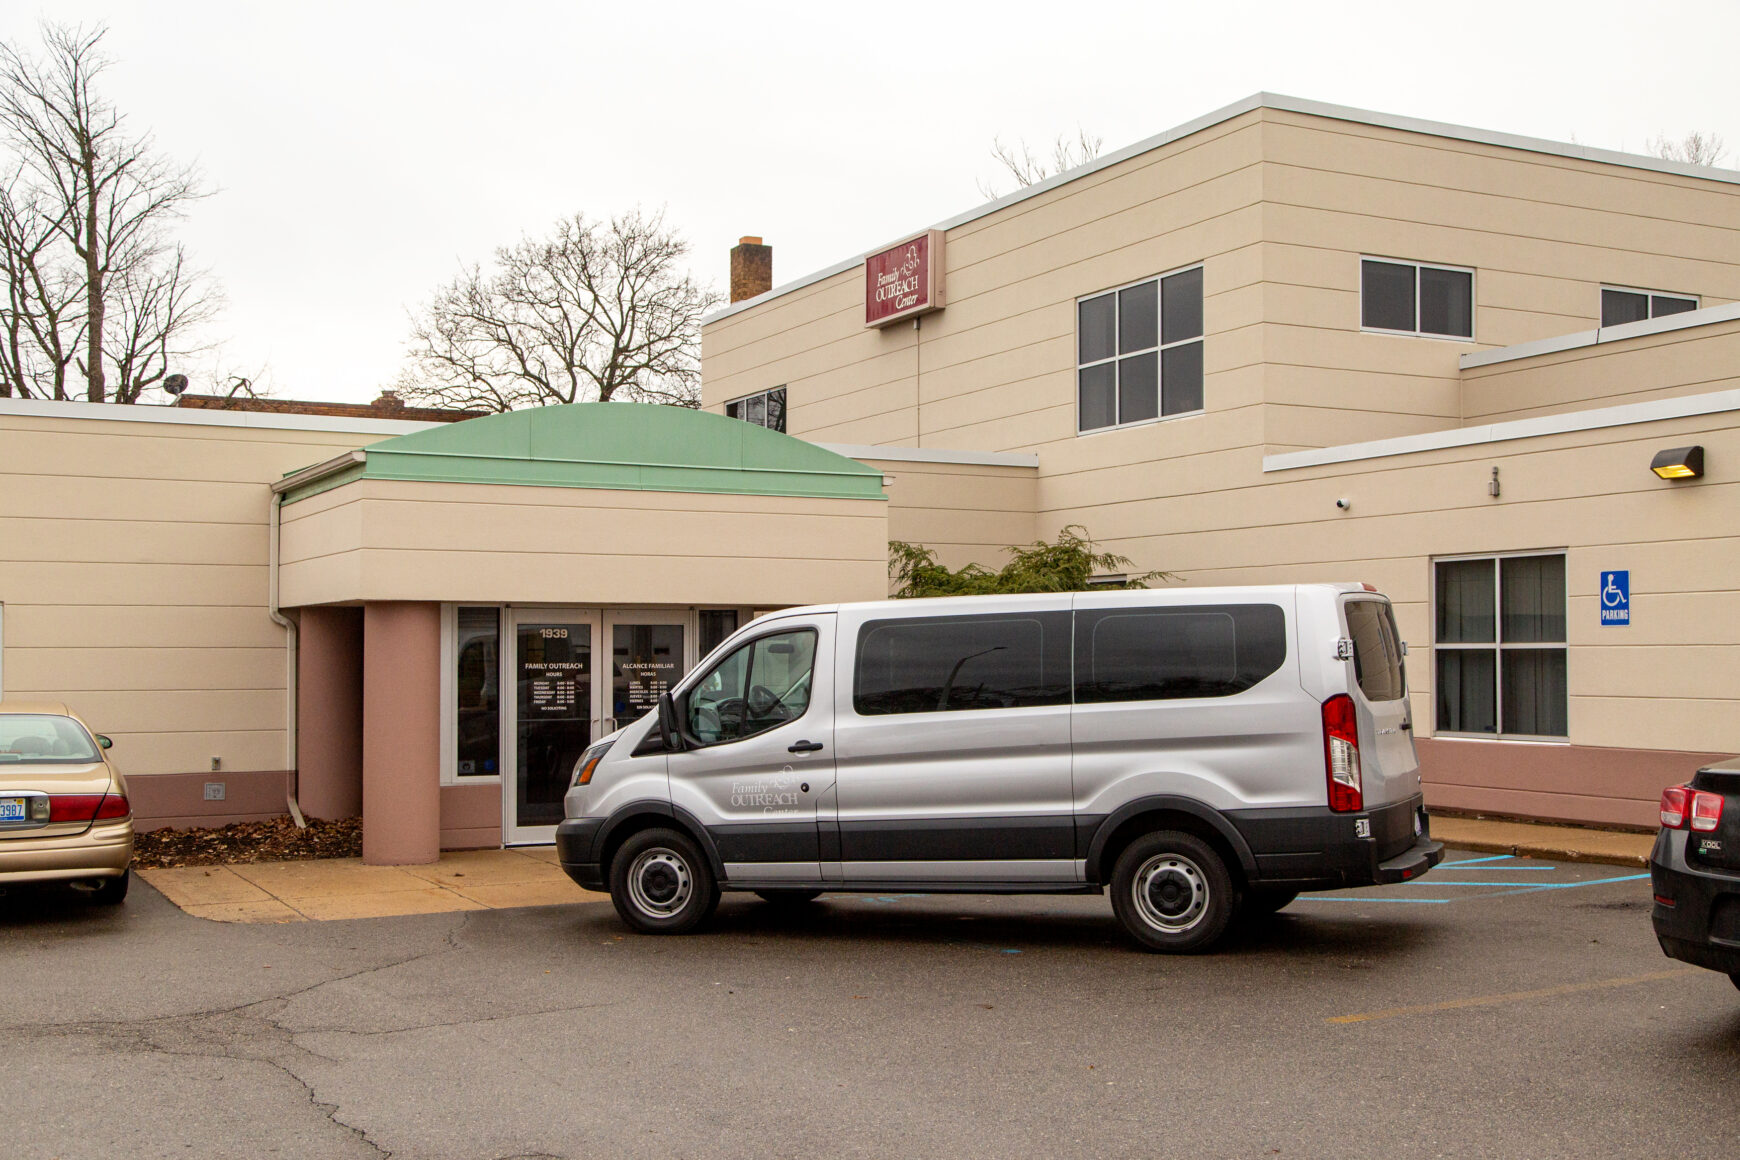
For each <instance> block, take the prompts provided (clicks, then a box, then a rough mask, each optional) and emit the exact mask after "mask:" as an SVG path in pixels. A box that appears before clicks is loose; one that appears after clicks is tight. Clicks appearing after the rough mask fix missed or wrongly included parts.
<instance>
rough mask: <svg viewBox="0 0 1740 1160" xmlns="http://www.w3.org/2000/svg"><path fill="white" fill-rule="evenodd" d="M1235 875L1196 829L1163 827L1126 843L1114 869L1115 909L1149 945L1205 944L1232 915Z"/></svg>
mask: <svg viewBox="0 0 1740 1160" xmlns="http://www.w3.org/2000/svg"><path fill="white" fill-rule="evenodd" d="M1233 901H1234V899H1233V884H1232V875H1231V874H1229V873H1228V872H1227V868H1226V863H1225V862H1223V861H1222V860H1221V857H1220V855H1219V854H1217V853H1215V851H1214V848H1213V847H1212V846H1210V845H1209V844H1208V843H1207V842H1204V841H1203V840H1202V839H1201V838H1198V837H1196V836H1195V835H1193V834H1186V833H1181V832H1179V831H1176V830H1161V831H1159V832H1157V833H1153V834H1144V835H1143V836H1142V837H1140V838H1137V839H1136V840H1135V841H1134V842H1131V843H1130V844H1129V845H1128V846H1126V847H1125V848H1124V852H1123V853H1121V854H1119V855H1118V860H1117V863H1116V865H1115V866H1114V868H1113V870H1112V910H1113V912H1114V913H1116V914H1117V916H1118V921H1119V922H1120V923H1122V924H1123V927H1124V930H1125V932H1126V933H1127V934H1129V936H1130V937H1131V938H1132V939H1134V940H1135V941H1136V944H1137V945H1138V946H1140V947H1141V948H1142V949H1143V950H1146V951H1160V952H1164V953H1170V954H1190V953H1192V952H1195V951H1201V950H1206V949H1207V948H1208V947H1210V946H1212V945H1213V944H1214V943H1215V942H1216V941H1217V940H1218V939H1219V938H1220V936H1221V935H1222V934H1224V933H1226V928H1227V923H1228V922H1230V921H1231V920H1232V915H1233Z"/></svg>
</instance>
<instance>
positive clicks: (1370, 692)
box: [1347, 600, 1408, 701]
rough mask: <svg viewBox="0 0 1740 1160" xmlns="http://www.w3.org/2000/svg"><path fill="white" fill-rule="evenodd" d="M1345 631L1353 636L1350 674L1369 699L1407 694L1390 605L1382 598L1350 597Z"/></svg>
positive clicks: (1406, 682)
mask: <svg viewBox="0 0 1740 1160" xmlns="http://www.w3.org/2000/svg"><path fill="white" fill-rule="evenodd" d="M1347 632H1348V635H1349V636H1351V637H1352V638H1353V674H1354V679H1355V680H1357V681H1358V682H1359V691H1360V692H1362V693H1364V694H1365V699H1366V700H1368V701H1395V700H1399V699H1401V698H1402V697H1403V696H1405V695H1406V694H1407V691H1408V681H1407V676H1406V674H1405V673H1404V672H1403V671H1402V646H1401V637H1399V636H1398V635H1396V622H1395V618H1394V617H1393V616H1392V615H1391V614H1390V606H1389V605H1388V604H1386V603H1384V602H1383V601H1381V600H1349V601H1348V602H1347Z"/></svg>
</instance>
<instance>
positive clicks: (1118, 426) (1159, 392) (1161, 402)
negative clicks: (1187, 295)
mask: <svg viewBox="0 0 1740 1160" xmlns="http://www.w3.org/2000/svg"><path fill="white" fill-rule="evenodd" d="M1204 265H1206V263H1203V262H1191V263H1189V264H1188V265H1184V266H1179V267H1178V268H1177V269H1175V270H1166V271H1164V272H1162V273H1159V274H1149V275H1147V276H1146V277H1143V278H1137V279H1136V280H1135V281H1133V282H1125V283H1123V284H1122V285H1118V286H1108V287H1106V288H1105V289H1103V290H1095V291H1094V292H1093V293H1092V294H1080V295H1077V296H1076V299H1075V305H1074V310H1075V316H1074V318H1073V319H1071V327H1070V334H1071V337H1072V338H1073V339H1074V344H1075V351H1074V354H1075V360H1076V361H1075V363H1074V367H1075V370H1074V372H1073V374H1072V379H1071V389H1072V391H1073V392H1074V394H1075V434H1076V437H1077V438H1078V439H1079V438H1081V437H1083V436H1087V435H1104V434H1105V433H1106V432H1108V431H1128V430H1130V429H1131V428H1133V427H1147V426H1149V425H1151V424H1154V423H1167V422H1170V421H1172V420H1173V419H1188V418H1190V417H1191V416H1192V415H1201V414H1204V413H1205V412H1206V411H1207V410H1208V360H1207V359H1206V358H1205V359H1204V360H1203V366H1202V380H1203V390H1202V404H1203V405H1202V406H1200V407H1197V408H1196V409H1194V410H1191V411H1174V412H1172V414H1170V415H1168V414H1165V413H1164V412H1162V413H1161V414H1159V415H1156V416H1154V417H1153V418H1152V419H1134V420H1132V421H1130V422H1128V423H1108V424H1106V425H1105V426H1104V427H1094V428H1091V429H1090V430H1086V431H1084V430H1082V426H1081V372H1082V369H1083V368H1084V367H1097V366H1104V365H1105V364H1106V363H1111V364H1112V365H1113V366H1116V365H1117V362H1118V360H1119V359H1121V358H1129V357H1130V356H1131V355H1138V354H1147V353H1148V352H1149V351H1152V352H1154V357H1155V362H1156V366H1155V368H1154V375H1155V378H1154V390H1155V394H1156V397H1155V399H1154V406H1155V407H1157V408H1161V407H1164V406H1165V405H1166V381H1165V377H1164V373H1163V371H1162V369H1161V367H1162V366H1163V364H1164V362H1165V360H1164V359H1162V358H1161V357H1160V356H1161V353H1162V352H1163V351H1168V350H1171V349H1173V348H1174V347H1179V346H1188V345H1189V344H1190V343H1193V342H1204V343H1205V342H1206V341H1207V339H1208V318H1207V310H1206V309H1205V310H1204V312H1203V314H1204V317H1203V320H1202V333H1201V334H1198V335H1195V336H1194V337H1191V338H1181V339H1179V340H1178V341H1177V342H1165V341H1161V342H1159V343H1158V344H1157V345H1155V346H1145V347H1143V348H1142V349H1141V350H1132V351H1123V352H1120V351H1118V350H1117V345H1118V343H1117V338H1116V330H1115V329H1114V331H1113V339H1112V348H1113V350H1112V353H1111V354H1110V355H1109V356H1107V357H1106V358H1099V359H1095V360H1094V361H1093V362H1086V363H1084V362H1082V361H1081V304H1082V303H1083V302H1087V301H1090V300H1092V299H1095V298H1104V297H1105V296H1106V295H1108V294H1117V293H1119V292H1120V291H1123V290H1128V289H1130V288H1131V287H1132V286H1142V285H1145V284H1147V283H1149V282H1152V283H1154V312H1155V318H1154V336H1155V338H1156V339H1161V340H1163V339H1164V338H1165V337H1166V334H1165V327H1164V322H1165V314H1164V311H1165V298H1164V296H1163V294H1162V288H1161V286H1160V283H1161V282H1163V281H1165V280H1166V279H1167V278H1170V277H1172V276H1173V275H1174V274H1188V273H1189V272H1190V271H1192V270H1200V269H1202V268H1203V267H1204ZM1206 278H1207V276H1206V275H1204V281H1205V282H1206ZM1202 297H1203V301H1204V302H1205V303H1206V302H1207V300H1208V293H1207V287H1206V285H1205V286H1204V289H1203V295H1202ZM1112 317H1113V319H1114V324H1115V320H1116V318H1117V304H1116V303H1113V307H1112ZM1117 390H1118V386H1117V379H1116V378H1114V379H1113V380H1112V403H1113V405H1114V406H1116V404H1117V398H1118V395H1117Z"/></svg>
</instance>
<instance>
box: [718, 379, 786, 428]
mask: <svg viewBox="0 0 1740 1160" xmlns="http://www.w3.org/2000/svg"><path fill="white" fill-rule="evenodd" d="M725 414H727V415H729V416H730V417H731V418H733V419H742V420H743V421H744V422H745V423H754V424H755V425H756V426H757V427H766V428H767V429H768V430H770V431H784V430H785V388H784V387H774V388H773V389H772V390H771V391H762V392H761V393H760V394H758V395H745V396H744V397H743V398H741V399H733V400H732V401H731V402H729V403H726V404H725Z"/></svg>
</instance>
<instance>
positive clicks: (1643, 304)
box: [1601, 290, 1649, 326]
mask: <svg viewBox="0 0 1740 1160" xmlns="http://www.w3.org/2000/svg"><path fill="white" fill-rule="evenodd" d="M1648 317H1649V295H1648V294H1633V293H1631V292H1630V291H1629V290H1603V291H1601V325H1602V326H1623V325H1624V324H1625V323H1627V322H1642V321H1643V320H1644V319H1646V318H1648Z"/></svg>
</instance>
